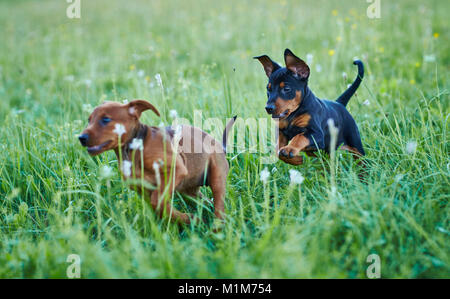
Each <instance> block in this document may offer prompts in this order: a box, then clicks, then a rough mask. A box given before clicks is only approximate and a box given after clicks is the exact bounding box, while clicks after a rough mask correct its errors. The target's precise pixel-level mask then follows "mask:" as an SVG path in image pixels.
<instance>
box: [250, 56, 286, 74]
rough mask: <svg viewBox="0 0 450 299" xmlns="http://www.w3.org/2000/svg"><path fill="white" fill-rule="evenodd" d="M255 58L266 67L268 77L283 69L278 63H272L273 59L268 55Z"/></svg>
mask: <svg viewBox="0 0 450 299" xmlns="http://www.w3.org/2000/svg"><path fill="white" fill-rule="evenodd" d="M253 58H254V59H258V60H259V62H261V64H262V65H263V67H264V71H265V72H266V75H267V77H270V75H271V74H272V73H273V72H275V71H276V70H278V69H279V68H281V66H279V65H278V64H277V63H276V62H274V61H272V59H270V57H269V56H267V55H262V56H256V57H253Z"/></svg>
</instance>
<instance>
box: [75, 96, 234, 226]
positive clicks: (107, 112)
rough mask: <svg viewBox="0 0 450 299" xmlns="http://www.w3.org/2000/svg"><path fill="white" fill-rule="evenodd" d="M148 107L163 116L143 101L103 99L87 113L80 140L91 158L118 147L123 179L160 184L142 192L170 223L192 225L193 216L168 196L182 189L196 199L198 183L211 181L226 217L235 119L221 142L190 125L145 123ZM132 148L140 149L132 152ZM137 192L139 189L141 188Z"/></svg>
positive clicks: (219, 208) (217, 211)
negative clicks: (143, 116)
mask: <svg viewBox="0 0 450 299" xmlns="http://www.w3.org/2000/svg"><path fill="white" fill-rule="evenodd" d="M148 109H151V110H153V112H155V113H156V114H157V115H158V116H159V112H158V110H157V109H156V108H155V107H154V106H153V105H152V104H150V103H149V102H147V101H143V100H134V101H132V102H130V103H127V104H120V103H116V102H105V103H103V104H102V105H100V106H98V107H96V108H95V109H94V111H93V112H92V114H91V115H90V116H89V124H88V126H87V128H86V129H85V130H84V131H83V133H82V134H81V135H80V136H79V139H80V142H81V144H82V145H83V146H85V147H87V150H88V152H89V154H90V155H92V156H95V155H98V154H101V153H103V152H104V151H107V150H114V152H115V153H116V155H117V159H118V160H119V161H120V160H121V159H120V158H122V161H121V165H120V169H121V172H122V176H123V178H124V179H125V180H127V179H130V178H136V179H140V178H141V177H142V175H141V174H143V178H144V180H145V181H146V182H148V183H150V184H151V185H153V186H156V189H149V188H143V190H144V192H145V193H146V195H148V198H149V199H150V204H151V206H152V207H153V208H154V209H155V211H157V213H158V214H159V215H160V216H163V214H165V215H168V217H170V220H171V221H174V222H181V223H190V222H191V220H192V216H191V215H189V214H186V213H182V212H180V211H178V210H176V209H175V208H174V207H172V206H171V204H170V196H171V195H172V194H173V192H174V191H178V192H180V193H183V194H186V195H189V196H192V197H196V196H198V194H199V188H200V186H203V185H208V186H210V187H211V189H212V192H213V196H214V213H215V215H216V217H218V218H220V219H223V217H224V216H225V211H224V197H225V188H226V178H227V174H228V170H229V166H228V161H227V159H226V157H225V147H226V139H227V132H228V131H229V130H230V128H231V127H232V125H233V123H234V120H235V118H233V119H232V120H230V121H229V123H228V124H227V126H226V129H225V131H224V134H223V144H220V142H218V141H217V140H215V139H214V138H213V137H212V136H210V135H209V134H207V133H205V132H203V131H202V130H200V129H198V128H195V127H192V126H187V125H180V126H178V131H175V130H174V129H172V128H171V127H166V128H159V127H149V126H147V125H144V124H142V123H141V122H140V121H139V118H140V116H141V113H142V112H143V111H145V110H148ZM119 135H121V137H120V143H119ZM139 139H140V140H142V141H139ZM141 142H142V144H141ZM119 144H120V146H119ZM141 145H142V146H143V153H142V156H143V159H142V160H143V161H141V153H140V148H141V147H140V146H141ZM136 148H137V149H136ZM133 150H135V151H136V152H135V153H134V154H133V153H132V152H133ZM132 160H133V161H132ZM141 165H143V169H141ZM136 190H137V191H138V192H139V193H141V188H136Z"/></svg>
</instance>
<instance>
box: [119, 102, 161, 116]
mask: <svg viewBox="0 0 450 299" xmlns="http://www.w3.org/2000/svg"><path fill="white" fill-rule="evenodd" d="M126 105H127V106H128V112H129V113H130V114H131V115H134V116H136V117H137V118H139V117H141V114H142V112H144V111H145V110H148V109H151V110H153V112H155V114H156V115H158V116H160V115H159V111H158V109H156V108H155V106H153V105H152V104H150V103H149V102H147V101H144V100H133V101H131V102H129V103H128V104H126Z"/></svg>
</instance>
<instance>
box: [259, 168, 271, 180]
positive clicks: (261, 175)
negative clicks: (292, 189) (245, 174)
mask: <svg viewBox="0 0 450 299" xmlns="http://www.w3.org/2000/svg"><path fill="white" fill-rule="evenodd" d="M269 177H270V172H269V170H267V167H266V168H264V169H263V170H262V171H261V172H260V173H259V179H260V180H261V181H262V182H263V183H264V184H266V183H267V181H268V179H269Z"/></svg>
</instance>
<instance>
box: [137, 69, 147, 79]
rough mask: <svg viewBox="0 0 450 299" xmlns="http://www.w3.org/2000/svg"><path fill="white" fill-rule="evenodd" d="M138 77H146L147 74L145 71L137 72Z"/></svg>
mask: <svg viewBox="0 0 450 299" xmlns="http://www.w3.org/2000/svg"><path fill="white" fill-rule="evenodd" d="M137 75H138V77H141V78H142V77H144V76H145V72H144V70H139V71H138V72H137Z"/></svg>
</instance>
